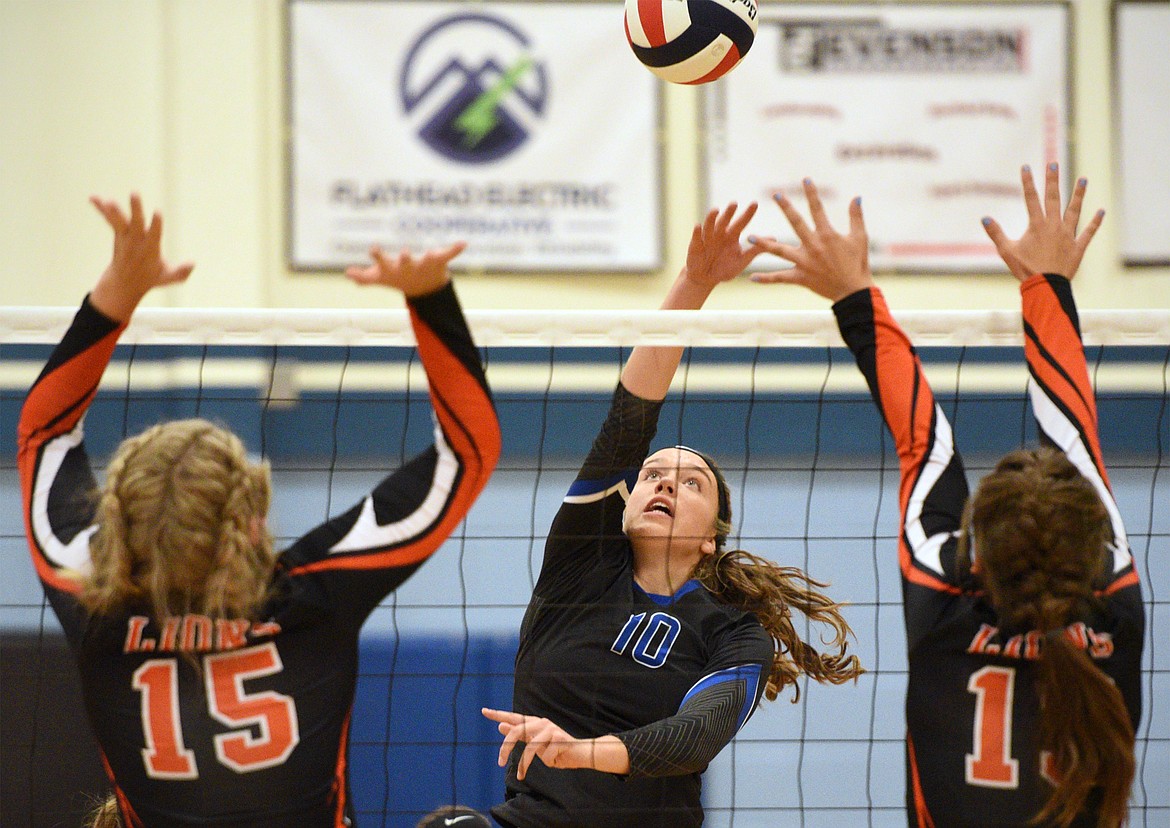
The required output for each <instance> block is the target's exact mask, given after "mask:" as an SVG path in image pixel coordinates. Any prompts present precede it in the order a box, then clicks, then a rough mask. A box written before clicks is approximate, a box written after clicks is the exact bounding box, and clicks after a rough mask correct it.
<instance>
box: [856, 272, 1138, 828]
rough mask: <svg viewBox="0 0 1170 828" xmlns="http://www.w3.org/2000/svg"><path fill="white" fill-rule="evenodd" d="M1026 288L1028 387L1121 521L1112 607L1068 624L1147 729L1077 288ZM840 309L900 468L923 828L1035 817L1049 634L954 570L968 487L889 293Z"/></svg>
mask: <svg viewBox="0 0 1170 828" xmlns="http://www.w3.org/2000/svg"><path fill="white" fill-rule="evenodd" d="M1021 292H1022V296H1023V308H1024V336H1025V356H1026V359H1027V363H1028V370H1029V372H1030V374H1031V381H1030V383H1029V393H1030V396H1031V400H1032V407H1033V410H1034V413H1035V415H1036V419H1037V422H1038V425H1039V429H1040V434H1041V437H1042V439H1043V440H1044V441H1045V442H1047V443H1049V444H1052V445H1055V446H1056V447H1057V448H1059V449H1061V450H1062V451H1064V452H1065V453H1066V454H1067V455H1068V457H1069V459H1070V460H1072V462H1073V463H1074V464H1075V465H1076V466H1077V468H1078V469H1079V470H1080V471H1081V473H1082V474H1083V475H1084V476H1085V477H1086V478H1088V479H1089V480H1090V481H1091V482H1092V483H1093V485H1094V486H1095V487H1096V489H1097V492H1098V494H1100V496H1101V499H1102V500H1103V501H1104V503H1105V506H1106V508H1107V509H1108V511H1109V515H1110V517H1111V519H1112V524H1113V537H1114V541H1113V545H1112V567H1111V571H1110V572H1109V574H1108V577H1107V579H1106V582H1105V583H1103V584H1101V585H1100V592H1099V595H1100V598H1101V606H1100V610H1099V611H1097V612H1094V613H1093V614H1091V615H1089V616H1086V617H1085V618H1083V619H1080V620H1079V621H1078V622H1076V623H1074V624H1072V625H1070V626H1069V627H1068V629H1067V631H1066V632H1067V635H1069V636H1070V637H1071V638H1072V640H1074V641H1076V642H1077V643H1078V644H1079V645H1080V646H1081V647H1083V648H1085V649H1086V650H1087V651H1088V652H1089V655H1090V656H1091V657H1092V659H1093V662H1094V664H1096V665H1097V666H1098V667H1099V668H1100V669H1101V670H1102V671H1103V672H1105V673H1106V674H1107V675H1108V676H1109V677H1110V678H1112V679H1113V680H1114V681H1115V682H1116V683H1117V686H1118V688H1119V689H1120V690H1121V694H1122V696H1123V697H1124V699H1125V703H1126V706H1127V707H1128V709H1129V713H1130V717H1131V719H1132V721H1133V724H1134V727H1135V728H1136V727H1137V724H1138V720H1139V718H1140V716H1141V687H1140V684H1139V677H1140V662H1141V650H1142V639H1143V630H1144V617H1143V608H1142V601H1141V594H1140V590H1139V586H1138V578H1137V574H1136V573H1135V572H1134V568H1133V559H1132V557H1131V555H1130V550H1129V545H1128V543H1127V541H1126V536H1125V529H1124V527H1123V526H1122V523H1121V517H1120V514H1119V513H1118V510H1117V505H1116V503H1115V502H1114V499H1113V494H1112V492H1111V491H1110V487H1109V478H1108V475H1107V474H1106V471H1105V466H1104V464H1103V462H1102V458H1101V447H1100V444H1099V439H1098V433H1097V409H1096V402H1095V400H1094V397H1093V390H1092V386H1091V385H1090V382H1089V375H1088V370H1087V367H1086V364H1085V354H1084V349H1083V347H1082V345H1081V337H1080V327H1079V322H1078V319H1077V312H1076V306H1075V304H1074V303H1073V297H1072V289H1071V287H1070V285H1069V282H1068V280H1067V279H1065V278H1063V277H1061V276H1035V277H1033V278H1031V279H1029V280H1028V281H1026V282H1025V283H1024V284H1023V285H1022V286H1021ZM833 310H834V312H835V313H836V315H837V322H838V324H839V326H840V329H841V335H842V336H843V337H844V339H845V342H846V343H847V344H848V345H849V348H850V349H851V350H852V351H853V354H854V356H855V357H856V359H857V365H858V367H859V368H860V369H861V372H862V373H863V374H864V375H865V378H866V381H867V382H868V383H869V387H870V391H871V392H872V394H873V398H874V401H875V402H876V403H877V405H878V408H879V409H880V410H881V413H882V416H883V418H884V419H885V422H886V425H887V426H888V428H889V429H890V432H891V433H892V435H893V437H894V442H895V443H896V445H897V450H898V457H899V460H900V462H901V486H900V489H899V500H900V505H901V522H902V528H901V535H900V538H899V544H898V555H899V563H900V568H901V571H902V593H903V601H904V611H905V621H906V635H907V639H908V650H909V666H910V677H909V689H908V691H907V697H906V721H907V736H906V762H907V765H906V768H907V770H906V773H907V780H906V806H907V812H908V814H909V818H910V824H911V825H913V826H921V827H923V828H924V827H925V826H939V828H943V826H947V827H948V828H949V827H950V826H957V828H963V826H972V828H974V826H995V825H1027V824H1029V821H1030V820H1031V819H1032V817H1033V816H1035V814H1037V813H1038V812H1039V811H1040V809H1041V808H1042V807H1043V806H1044V804H1045V802H1047V800H1048V797H1049V796H1050V794H1051V792H1052V789H1051V787H1050V785H1049V782H1048V781H1046V778H1045V774H1046V773H1049V778H1051V775H1050V769H1046V768H1044V767H1042V765H1043V764H1044V763H1045V762H1047V759H1045V758H1044V757H1042V756H1041V750H1040V745H1039V744H1038V743H1037V740H1038V738H1039V712H1040V711H1039V701H1038V699H1037V694H1036V689H1035V686H1034V681H1035V665H1034V662H1035V659H1036V658H1037V657H1038V655H1039V652H1040V649H1041V648H1042V647H1043V634H1042V633H1040V632H1037V631H1035V630H1010V629H1005V628H1003V626H1002V625H1001V623H1000V620H999V617H998V615H997V614H996V611H995V610H994V609H993V608H992V606H991V605H990V603H989V602H988V600H987V599H986V597H985V596H984V594H983V593H982V592H980V591H978V588H977V585H976V584H975V583H973V582H971V581H970V580H969V578H966V577H964V576H961V575H960V574H958V572H957V564H956V552H955V545H956V543H957V540H958V530H959V527H960V521H961V517H962V512H963V506H964V504H965V502H966V500H967V495H968V488H967V480H966V476H965V473H964V470H963V463H962V460H961V459H960V457H959V454H958V452H957V451H956V450H955V445H954V439H953V435H952V433H951V427H950V424H949V423H948V422H947V419H946V417H945V415H944V414H943V412H942V409H941V408H940V407H939V406H938V404H937V403H936V402H935V400H934V395H933V393H932V392H931V389H930V385H929V384H928V383H927V381H926V377H925V376H924V374H923V372H922V366H921V364H920V362H919V360H918V357H917V355H916V353H915V351H914V348H913V347H912V346H911V344H910V342H909V340H908V339H907V338H906V335H905V334H904V333H903V331H902V329H901V328H900V327H899V326H898V324H897V323H896V322H895V321H894V319H893V317H892V316H891V315H890V311H889V309H888V308H887V307H886V304H885V300H884V299H883V298H882V294H881V292H880V291H879V290H878V289H876V288H871V289H867V290H863V291H859V292H857V293H854V294H852V295H851V296H848V297H846V298H845V299H842V300H841V301H840V302H838V303H837V304H836V305H834V307H833ZM977 555H978V550H976V556H977ZM1045 756H1047V754H1045ZM1076 824H1077V825H1082V824H1084V825H1096V815H1095V813H1093V812H1092V811H1090V812H1089V813H1085V814H1083V815H1082V816H1081V818H1080V819H1079V820H1078V822H1077V823H1076Z"/></svg>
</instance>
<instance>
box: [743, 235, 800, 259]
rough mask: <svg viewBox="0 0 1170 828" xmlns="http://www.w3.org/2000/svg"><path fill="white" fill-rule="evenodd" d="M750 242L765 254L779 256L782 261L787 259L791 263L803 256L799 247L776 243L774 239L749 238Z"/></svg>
mask: <svg viewBox="0 0 1170 828" xmlns="http://www.w3.org/2000/svg"><path fill="white" fill-rule="evenodd" d="M748 241H749V242H751V243H752V244H753V245H756V246H758V247H759V248H761V249H762V250H763V252H765V253H771V254H772V255H773V256H779V257H780V258H781V259H787V260H788V261H790V262H791V261H793V260H794V259H795V258H796V257H797V256H799V255H801V254H800V247H798V246H797V245H794V244H788V243H786V242H780V241H776V240H775V239H772V238H757V237H755V236H748Z"/></svg>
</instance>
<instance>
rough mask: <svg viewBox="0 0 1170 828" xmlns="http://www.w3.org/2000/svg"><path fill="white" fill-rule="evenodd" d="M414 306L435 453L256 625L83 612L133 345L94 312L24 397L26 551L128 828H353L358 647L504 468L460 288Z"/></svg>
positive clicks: (286, 566) (344, 527) (317, 535)
mask: <svg viewBox="0 0 1170 828" xmlns="http://www.w3.org/2000/svg"><path fill="white" fill-rule="evenodd" d="M408 305H409V309H410V316H411V322H412V325H413V327H414V332H415V336H416V338H417V343H418V350H419V354H420V357H421V360H422V363H423V366H424V367H425V369H426V373H427V377H428V380H429V383H430V396H431V402H432V406H433V410H434V415H435V421H436V425H435V429H434V443H433V445H431V446H429V447H428V448H426V449H425V450H424V451H422V453H420V454H419V455H417V456H416V457H414V458H413V459H412V460H411V461H409V462H408V463H406V464H405V465H404V466H403V467H402V468H400V469H398V470H397V471H396V472H394V473H393V474H391V475H390V476H388V477H387V478H386V479H384V480H383V481H382V482H381V483H379V484H378V486H377V487H376V488H375V489H374V490H373V492H372V493H371V494H370V495H369V496H367V497H366V498H364V499H363V500H362V501H361V502H360V503H359V504H357V505H356V506H354V507H353V508H352V509H350V510H349V511H348V512H346V513H345V514H343V515H341V516H338V517H334V518H333V519H330V520H328V521H327V522H325V523H323V524H322V525H320V526H318V527H317V528H315V529H313V530H312V531H310V532H309V533H308V534H306V535H304V536H303V537H302V538H300V539H299V540H298V541H296V542H295V543H294V544H293V545H292V546H291V547H290V548H289V549H287V550H286V551H284V552H283V553H282V554H281V555H280V556H279V558H278V562H277V566H276V571H275V573H274V575H273V579H274V582H273V584H272V592H271V594H272V595H273V596H274V597H272V598H271V599H270V600H269V602H268V603H267V605H266V606H265V608H264V609H263V611H262V612H261V613H260V614H259V616H258V618H256V619H242V618H241V619H236V618H226V619H225V618H208V617H206V616H202V615H194V614H188V615H183V616H178V617H173V618H166V619H160V620H156V619H153V618H151V617H150V613H149V611H148V610H146V609H145V608H143V609H142V610H140V611H128V612H126V613H124V614H121V615H117V616H113V617H108V616H101V617H98V616H92V615H90V614H88V613H87V612H86V611H85V610H84V609H83V608H82V607H81V605H80V604H79V602H78V600H77V596H78V593H79V592H80V588H81V587H80V585H81V583H82V580H83V579H84V577H85V574H86V572H87V570H88V568H89V566H90V559H89V540H90V537H91V535H92V534H93V532H94V531H95V529H96V527H94V526H92V525H91V524H92V521H93V518H94V498H93V492H94V476H93V474H92V472H91V469H90V464H89V460H88V458H87V455H86V451H85V443H84V441H83V433H82V429H83V421H84V416H85V412H86V409H87V408H88V407H89V405H90V403H91V402H92V400H93V398H94V395H95V394H96V393H97V389H98V385H99V383H100V381H101V378H102V374H103V372H104V371H105V368H106V365H107V364H108V362H109V360H110V358H111V356H112V354H113V352H114V347H115V344H116V343H117V340H118V337H119V335H120V334H121V332H122V329H123V328H122V326H119V325H118V324H117V323H115V322H114V321H111V320H110V319H108V318H106V317H105V316H103V315H102V314H101V313H99V312H98V311H97V310H96V309H95V308H94V307H93V306H92V305H91V304H90V303H89V301H88V300H87V301H86V302H85V303H84V304H83V305H82V307H81V310H80V311H79V312H78V313H77V316H76V317H75V319H74V321H73V324H72V326H71V327H70V328H69V330H68V332H67V333H66V334H65V337H64V339H63V340H62V342H61V343H60V344H59V345H58V346H57V348H56V350H55V351H54V352H53V354H52V356H51V357H50V359H49V361H48V364H47V365H46V367H45V369H44V371H43V372H42V373H41V375H40V377H39V378H38V379H37V381H36V383H35V384H34V385H33V387H32V389H31V390H30V392H29V394H28V398H27V400H26V401H25V404H24V407H23V409H22V411H21V418H20V426H19V455H18V462H19V468H20V478H21V487H22V494H23V505H24V518H25V526H26V531H27V535H28V540H29V546H30V549H31V551H32V558H33V562H34V564H35V566H36V571H37V574H38V575H39V577H40V580H41V583H42V584H43V586H44V589H45V592H46V593H47V595H48V598H49V600H50V602H51V603H52V606H53V609H54V610H55V611H56V613H57V617H58V618H59V619H60V622H61V625H62V627H63V628H64V631H65V634H66V636H67V638H68V640H69V642H70V644H71V646H72V648H73V650H74V653H75V655H76V657H77V662H78V665H79V667H80V673H81V682H82V689H83V696H84V699H85V704H86V710H87V713H88V716H89V720H90V723H91V724H92V726H93V729H94V731H95V733H96V735H97V740H98V744H99V745H100V748H101V751H102V758H103V761H104V763H105V766H106V769H107V772H108V774H109V776H110V779H111V781H112V783H113V785H114V788H115V792H116V794H117V796H118V800H119V803H120V806H121V809H122V815H123V820H124V823H125V824H126V825H127V826H151V828H155V827H156V826H195V825H198V826H229V825H230V826H265V827H267V826H290V825H297V826H341V825H348V824H351V822H352V807H351V804H350V798H349V790H348V773H347V767H346V766H347V761H346V755H347V749H346V744H347V736H348V731H349V718H350V713H351V709H352V706H353V698H354V689H355V684H356V681H357V668H358V646H357V642H358V633H359V630H360V628H361V626H362V623H363V621H364V620H365V619H366V617H367V616H368V615H369V614H370V612H371V611H372V610H373V609H374V607H375V606H376V605H377V604H378V602H379V601H381V600H382V599H383V598H384V597H385V596H386V595H387V594H388V593H390V592H391V591H392V590H394V589H395V588H396V587H397V586H398V585H399V584H401V583H402V582H403V581H404V580H405V579H406V578H408V577H409V576H410V575H411V573H413V572H414V571H415V570H416V569H417V568H418V567H419V566H420V565H421V563H422V562H423V561H424V560H425V559H426V558H427V557H428V556H430V555H431V554H432V553H433V552H435V550H436V549H438V548H439V546H440V545H441V544H442V543H443V541H444V540H445V539H446V538H447V537H448V535H449V534H450V533H451V531H452V530H453V529H454V528H455V527H456V525H457V524H458V523H459V521H461V520H462V519H463V517H464V516H465V515H466V513H467V511H468V509H470V508H471V505H472V503H473V502H474V501H475V499H476V496H477V495H478V494H479V492H480V491H481V490H482V489H483V487H484V485H485V484H486V483H487V480H488V477H489V475H490V474H491V472H492V470H493V468H494V467H495V464H496V461H497V459H498V456H499V451H500V434H499V425H498V421H497V418H496V414H495V409H494V406H493V403H492V399H491V396H490V393H489V390H488V387H487V383H486V380H485V377H484V373H483V369H482V366H481V363H480V359H479V354H478V352H477V350H476V348H475V346H474V344H473V342H472V340H471V336H470V334H469V332H468V330H467V326H466V323H465V321H464V319H463V315H462V312H461V311H460V308H459V303H458V300H457V299H456V296H455V292H454V290H453V288H452V287H450V286H447V287H445V288H443V289H441V290H439V291H437V292H435V293H432V294H430V295H427V296H424V297H420V298H417V299H413V300H411V301H409V302H408Z"/></svg>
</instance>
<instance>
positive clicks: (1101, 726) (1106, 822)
mask: <svg viewBox="0 0 1170 828" xmlns="http://www.w3.org/2000/svg"><path fill="white" fill-rule="evenodd" d="M1037 668H1038V674H1037V683H1036V686H1037V690H1038V692H1039V694H1040V740H1041V741H1040V744H1042V745H1045V746H1047V747H1048V749H1049V750H1050V751H1051V752H1052V755H1053V760H1054V764H1055V766H1056V771H1057V774H1058V778H1059V783H1058V784H1057V786H1056V788H1055V790H1053V792H1052V796H1051V797H1049V799H1048V802H1047V803H1046V804H1045V805H1044V809H1043V810H1042V811H1040V813H1039V814H1037V816H1036V819H1035V822H1037V823H1043V824H1050V823H1053V824H1056V825H1060V826H1068V825H1072V823H1073V820H1074V819H1076V817H1077V814H1079V813H1080V812H1081V811H1082V810H1083V809H1084V807H1085V804H1086V802H1087V801H1088V799H1089V796H1090V795H1091V794H1092V792H1093V789H1094V788H1100V789H1101V805H1100V810H1099V815H1098V818H1097V825H1098V828H1116V826H1118V825H1121V824H1122V823H1123V822H1124V821H1125V817H1126V813H1127V811H1128V804H1127V803H1128V800H1129V789H1130V785H1131V784H1132V783H1133V777H1134V764H1135V763H1134V756H1133V744H1134V732H1133V724H1132V723H1131V722H1130V719H1129V711H1128V710H1127V709H1126V707H1125V701H1124V699H1122V697H1121V692H1120V691H1119V690H1118V689H1117V686H1116V685H1115V684H1114V683H1113V682H1112V681H1110V680H1109V678H1108V676H1106V675H1105V674H1104V673H1102V672H1101V671H1100V670H1098V669H1097V668H1096V667H1095V666H1093V663H1092V661H1090V659H1089V655H1088V653H1086V652H1085V651H1084V650H1083V649H1081V648H1080V647H1078V646H1077V645H1076V644H1075V643H1074V642H1073V641H1072V640H1070V638H1069V637H1068V636H1067V635H1066V634H1065V633H1064V631H1063V630H1056V631H1053V632H1050V633H1049V634H1048V635H1047V636H1045V639H1044V645H1043V647H1042V648H1041V651H1040V662H1039V664H1038V665H1037Z"/></svg>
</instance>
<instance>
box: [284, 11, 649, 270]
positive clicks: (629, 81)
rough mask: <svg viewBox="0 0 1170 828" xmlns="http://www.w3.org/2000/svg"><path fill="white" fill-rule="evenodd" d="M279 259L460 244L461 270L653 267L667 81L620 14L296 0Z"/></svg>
mask: <svg viewBox="0 0 1170 828" xmlns="http://www.w3.org/2000/svg"><path fill="white" fill-rule="evenodd" d="M288 15H289V19H288V37H289V49H288V51H289V66H290V68H289V71H290V81H289V106H288V112H289V129H290V151H289V171H288V175H289V209H290V218H289V259H290V264H291V266H292V267H293V268H294V269H298V270H306V269H312V270H335V269H340V268H342V267H344V266H345V265H348V264H352V263H353V262H355V261H362V260H364V259H365V256H366V250H367V248H368V247H369V246H370V245H371V244H373V243H377V244H380V245H382V246H383V247H384V248H387V249H389V250H398V249H399V248H401V247H404V246H406V247H410V248H412V249H416V250H417V249H419V248H423V247H428V246H431V245H436V244H446V243H448V242H450V241H453V240H455V239H466V240H467V241H468V242H469V243H470V244H469V247H468V249H467V252H466V253H465V254H463V256H461V257H460V260H459V264H460V265H461V266H463V267H469V268H479V269H484V270H494V271H501V270H506V271H541V270H545V271H547V270H566V271H641V270H653V269H655V268H657V267H658V266H660V264H661V260H662V235H663V233H662V217H661V196H660V191H661V182H660V177H661V167H662V161H661V153H660V147H659V128H660V120H661V118H660V109H661V102H660V94H659V93H660V87H659V82H658V81H657V80H656V79H655V78H654V77H653V76H652V75H651V74H650V73H649V72H647V71H646V70H645V69H644V68H643V67H641V66H640V65H639V64H638V62H637V61H636V60H634V58H633V56H632V55H630V54H629V49H628V47H627V46H626V43H625V38H624V35H623V34H622V23H623V12H622V7H621V6H620V5H618V4H615V3H588V2H573V3H509V2H497V3H475V4H468V3H460V2H438V3H430V2H426V3H424V2H381V1H378V2H368V1H363V2H320V0H317V1H316V2H314V1H313V0H295V1H294V2H292V3H291V4H290V6H289V11H288Z"/></svg>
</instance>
